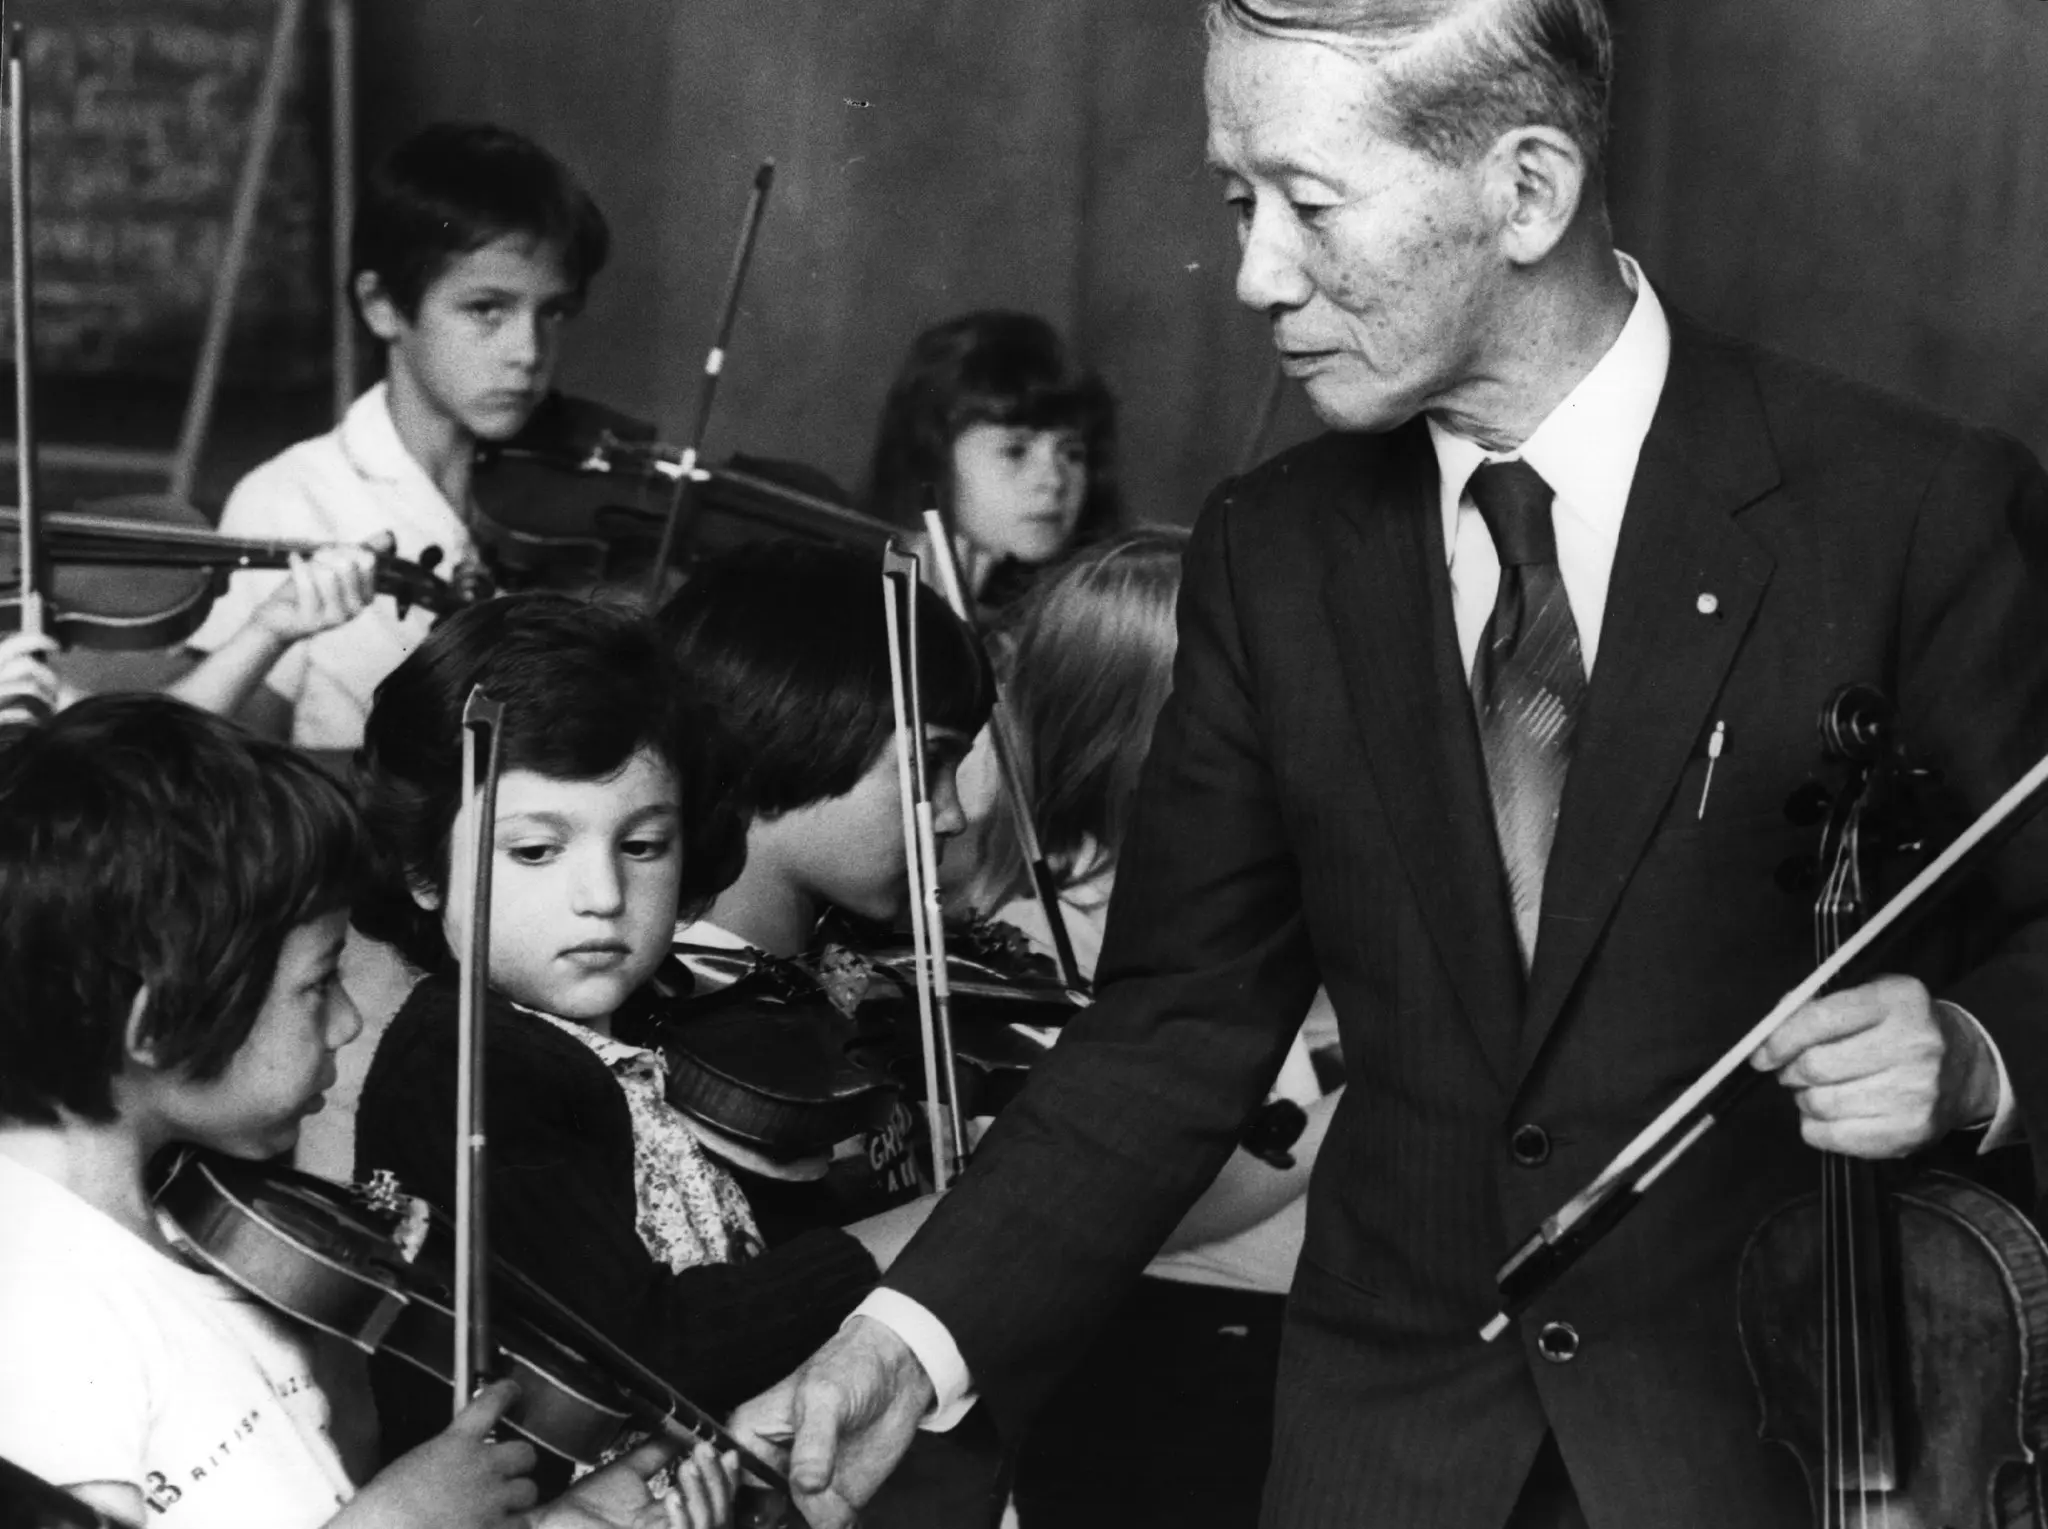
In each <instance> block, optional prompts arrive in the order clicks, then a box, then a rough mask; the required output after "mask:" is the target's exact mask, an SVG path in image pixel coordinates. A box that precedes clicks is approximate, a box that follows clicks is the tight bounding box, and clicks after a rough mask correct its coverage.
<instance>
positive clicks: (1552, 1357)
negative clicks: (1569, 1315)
mask: <svg viewBox="0 0 2048 1529" xmlns="http://www.w3.org/2000/svg"><path fill="white" fill-rule="evenodd" d="M1536 1352H1537V1353H1539V1354H1541V1355H1542V1356H1543V1357H1544V1358H1545V1359H1548V1360H1549V1361H1550V1362H1551V1363H1552V1364H1570V1363H1571V1362H1572V1361H1573V1360H1574V1359H1576V1358H1577V1357H1578V1355H1579V1331H1578V1329H1577V1328H1575V1327H1573V1326H1572V1325H1571V1323H1569V1322H1545V1323H1544V1324H1543V1331H1541V1332H1540V1333H1538V1334H1537V1335H1536Z"/></svg>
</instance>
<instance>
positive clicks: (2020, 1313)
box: [1737, 686, 2048, 1529]
mask: <svg viewBox="0 0 2048 1529" xmlns="http://www.w3.org/2000/svg"><path fill="white" fill-rule="evenodd" d="M1821 736H1822V741H1823V751H1824V754H1825V757H1826V759H1827V761H1828V762H1829V764H1830V765H1832V766H1833V767H1834V768H1835V769H1836V770H1837V771H1838V772H1839V774H1840V775H1841V777H1842V780H1841V784H1840V785H1839V787H1838V788H1837V789H1836V790H1835V791H1834V792H1833V793H1832V794H1831V796H1830V797H1829V798H1828V801H1827V807H1828V811H1827V817H1826V826H1825V830H1824V832H1823V835H1822V840H1821V843H1822V851H1821V856H1820V867H1821V871H1822V875H1821V877H1820V889H1819V895H1818V897H1817V898H1816V900H1815V904H1814V934H1815V946H1816V957H1817V958H1818V959H1821V960H1825V959H1826V958H1827V957H1828V956H1830V955H1832V954H1834V952H1835V951H1836V950H1838V949H1839V948H1840V946H1841V944H1842V942H1843V940H1844V939H1845V938H1846V937H1847V936H1848V935H1849V934H1850V933H1851V932H1852V931H1853V930H1854V929H1856V928H1857V927H1858V926H1859V925H1860V924H1862V923H1863V922H1864V920H1865V919H1866V918H1867V916H1868V914H1869V912H1870V910H1871V906H1872V901H1871V896H1870V887H1871V886H1872V885H1873V884H1874V881H1875V877H1876V874H1877V868H1876V865H1875V861H1876V859H1877V856H1878V854H1879V853H1880V852H1881V851H1883V850H1886V849H1889V848H1892V847H1893V846H1894V845H1895V844H1897V843H1898V841H1899V839H1900V834H1901V829H1900V828H1899V827H1897V826H1896V825H1894V824H1893V823H1892V822H1891V821H1890V820H1891V819H1894V818H1897V817H1898V816H1900V809H1901V808H1902V807H1904V808H1905V809H1906V811H1907V812H1908V814H1910V811H1911V804H1910V801H1909V790H1908V788H1909V786H1910V784H1911V781H1912V779H1913V772H1912V771H1911V770H1910V769H1909V768H1908V767H1907V765H1906V764H1905V762H1904V761H1903V759H1902V757H1901V755H1900V752H1899V750H1898V747H1897V744H1896V741H1895V739H1894V736H1893V728H1892V717H1891V709H1890V707H1889V705H1888V704H1887V703H1886V702H1885V699H1884V697H1883V696H1882V695H1880V694H1878V693H1877V692H1876V691H1874V690H1872V689H1870V687H1868V686H1851V687H1847V688H1845V689H1844V690H1842V691H1841V692H1839V693H1837V694H1836V695H1835V696H1833V697H1832V698H1830V700H1829V702H1828V704H1827V706H1826V708H1824V710H1823V712H1822V715H1821ZM1800 805H1801V806H1804V805H1805V804H1803V803H1802V804H1800ZM1904 832H1905V833H1906V834H1908V835H1910V834H1911V832H1912V830H1911V829H1910V828H1908V829H1905V830H1904ZM1820 1156H1821V1183H1820V1188H1819V1189H1818V1190H1817V1191H1816V1192H1814V1193H1812V1194H1809V1195H1806V1196H1803V1197H1801V1198H1800V1199H1797V1200H1794V1201H1793V1202H1791V1203H1790V1204H1788V1205H1785V1206H1782V1207H1780V1208H1779V1209H1778V1210H1776V1211H1774V1212H1772V1213H1771V1215H1769V1216H1768V1217H1766V1218H1765V1220H1764V1221H1763V1223H1762V1224H1761V1225H1760V1226H1758V1228H1757V1229H1756V1231H1755V1233H1754V1234H1753V1235H1752V1236H1751V1238H1750V1240H1749V1244H1748V1246H1747V1247H1746V1248H1745V1249H1744V1250H1743V1255H1742V1263H1741V1271H1740V1275H1739V1279H1738V1286H1737V1309H1738V1315H1739V1321H1740V1329H1741V1334H1742V1346H1743V1352H1744V1355H1745V1356H1746V1358H1747V1359H1748V1361H1749V1367H1750V1373H1751V1375H1752V1377H1753V1378H1754V1380H1755V1382H1756V1388H1757V1395H1758V1401H1759V1403H1760V1406H1761V1408H1762V1412H1763V1424H1762V1429H1761V1431H1762V1434H1763V1437H1765V1438H1766V1439H1770V1440H1773V1441H1775V1442H1776V1443H1779V1444H1781V1445H1783V1446H1784V1447H1785V1448H1787V1449H1789V1450H1790V1451H1791V1452H1792V1453H1793V1455H1794V1456H1796V1457H1797V1459H1798V1460H1799V1463H1800V1465H1801V1467H1802V1468H1803V1469H1804V1471H1805V1474H1806V1480H1807V1485H1808V1488H1809V1490H1810V1492H1811V1494H1812V1498H1813V1507H1814V1521H1815V1522H1816V1523H1817V1524H1819V1525H1822V1526H1832V1525H1837V1524H1840V1525H1851V1524H1853V1525H1857V1526H1864V1525H1871V1524H1887V1525H1898V1526H1900V1529H1917V1526H1946V1525H1963V1524H1970V1525H1982V1526H1985V1529H1992V1526H1997V1529H2041V1526H2043V1525H2048V1514H2044V1506H2048V1503H2044V1497H2043V1483H2042V1480H2041V1477H2040V1474H2039V1472H2038V1470H2037V1467H2036V1465H2035V1462H2036V1460H2037V1459H2038V1456H2039V1451H2040V1450H2041V1449H2042V1448H2043V1447H2044V1446H2048V1393H2044V1392H2043V1389H2042V1387H2041V1384H2040V1381H2039V1379H2038V1377H2039V1376H2040V1375H2041V1373H2042V1370H2041V1366H2042V1364H2043V1362H2044V1361H2048V1243H2044V1242H2043V1240H2042V1238H2041V1236H2040V1234H2039V1233H2038V1232H2037V1231H2036V1230H2035V1229H2034V1227H2033V1226H2032V1225H2031V1224H2030V1223H2029V1222H2028V1220H2027V1219H2026V1217H2025V1216H2023V1215H2022V1214H2021V1213H2020V1212H2019V1211H2018V1210H2016V1209H2015V1208H2014V1207H2013V1206H2011V1205H2010V1204H2008V1203H2007V1202H2006V1201H2004V1200H2003V1199H2001V1198H1999V1197H1998V1196H1997V1195H1995V1194H1993V1193H1991V1192H1990V1191H1989V1190H1988V1189H1985V1188H1983V1187H1981V1186H1979V1185H1977V1184H1973V1183H1971V1182H1969V1181H1968V1180H1966V1179H1962V1178H1959V1177H1956V1176H1954V1175H1951V1174H1947V1173H1941V1172H1937V1171H1933V1170H1931V1169H1926V1168H1917V1169H1916V1168H1915V1167H1913V1166H1912V1165H1909V1164H1896V1163H1878V1162H1872V1161H1868V1160H1866V1159H1861V1158H1851V1157H1844V1156H1840V1155H1838V1154H1835V1153H1822V1154H1820Z"/></svg>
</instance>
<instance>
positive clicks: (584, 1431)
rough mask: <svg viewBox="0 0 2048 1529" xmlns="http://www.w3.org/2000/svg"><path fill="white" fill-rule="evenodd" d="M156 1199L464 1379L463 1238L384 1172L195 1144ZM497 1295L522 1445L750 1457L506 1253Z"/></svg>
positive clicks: (750, 1461)
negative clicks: (254, 1159) (343, 1177)
mask: <svg viewBox="0 0 2048 1529" xmlns="http://www.w3.org/2000/svg"><path fill="white" fill-rule="evenodd" d="M156 1205H157V1207H158V1209H160V1210H162V1211H163V1212H164V1213H165V1215H166V1216H168V1217H169V1219H170V1221H171V1223H172V1225H173V1227H174V1228H175V1232H176V1241H177V1243H178V1245H179V1246H180V1248H181V1249H182V1250H183V1251H185V1252H186V1253H187V1254H188V1255H189V1256H191V1257H193V1258H195V1259H197V1260H198V1261H199V1262H200V1263H202V1264H204V1265H205V1266H207V1267H209V1268H211V1269H213V1270H214V1271H215V1272H216V1273H218V1274H220V1275H222V1276H223V1277H225V1278H227V1279H228V1280H230V1281H232V1282H233V1283H234V1284H236V1285H237V1286H239V1287H241V1288H242V1289H244V1290H246V1291H248V1292H249V1294H250V1295H252V1296H254V1297H255V1298H257V1299H258V1300H261V1301H263V1302H264V1303H265V1304H266V1305H269V1306H272V1307H275V1308H276V1309H277V1310H279V1311H281V1312H283V1313H285V1314H286V1315H287V1316H291V1317H294V1318H296V1319H297V1320H299V1321H301V1322H304V1323H306V1324H307V1325H309V1326H311V1327H315V1328H317V1329H319V1330H320V1331H322V1332H324V1333H328V1334H331V1335H333V1336H334V1337H337V1338H340V1339H343V1340H344V1341H346V1342H349V1343H351V1344H354V1345H355V1346H356V1347H357V1348H360V1349H362V1350H363V1351H364V1352H366V1353H385V1354H390V1355H392V1356H394V1357H396V1358H398V1359H401V1360H403V1361H405V1362H406V1363H408V1364H410V1365H413V1366H415V1367H416V1368H418V1369H421V1370H423V1371H425V1372H426V1373H427V1374H429V1375H432V1376H434V1377H435V1378H436V1379H439V1380H442V1381H444V1382H451V1383H452V1381H453V1380H454V1378H455V1374H456V1349H457V1346H458V1342H457V1339H458V1334H459V1333H460V1332H461V1330H462V1324H461V1323H460V1322H458V1320H457V1318H456V1313H455V1288H456V1284H457V1269H458V1267H459V1266H460V1263H461V1259H460V1257H459V1254H458V1249H457V1239H456V1236H455V1230H454V1227H453V1226H452V1224H451V1223H450V1221H449V1219H448V1218H447V1217H446V1216H444V1215H443V1214H441V1212H439V1211H438V1210H436V1209H435V1208H434V1207H432V1206H430V1205H429V1204H428V1203H427V1202H426V1201H424V1200H420V1199H417V1198H413V1197H410V1196H407V1195H405V1194H403V1193H402V1192H401V1191H400V1190H399V1188H398V1186H397V1185H396V1184H395V1183H392V1182H391V1181H390V1180H389V1178H388V1177H387V1176H380V1179H379V1180H378V1181H375V1182H373V1183H372V1184H370V1185H368V1186H365V1187H363V1188H354V1187H351V1186H345V1185H339V1184H332V1183H329V1182H328V1181H327V1180H325V1179H320V1178H315V1177H314V1176H312V1175H311V1174H305V1173H300V1172H298V1171H296V1170H294V1169H291V1168H286V1167H283V1166H281V1165H278V1164H268V1163H250V1162H244V1161H242V1160H240V1159H237V1158H231V1157H226V1156H223V1155H221V1154H217V1153H212V1152H206V1151H202V1150H199V1149H197V1148H185V1149H182V1150H181V1151H180V1152H179V1154H178V1155H177V1157H176V1158H175V1159H174V1160H173V1162H172V1165H171V1168H170V1172H169V1174H168V1175H167V1177H166V1178H165V1179H164V1181H163V1182H162V1184H161V1185H160V1186H159V1187H158V1189H157V1191H156ZM490 1292H491V1296H492V1299H493V1308H494V1311H493V1317H492V1332H493V1338H492V1347H491V1350H490V1352H489V1353H488V1354H486V1355H483V1356H480V1358H481V1360H482V1362H483V1366H484V1367H485V1368H496V1369H498V1370H500V1371H501V1372H502V1373H505V1374H508V1375H510V1376H512V1377H514V1378H515V1379H517V1380H518V1382H519V1395H518V1397H517V1399H516V1400H515V1401H514V1403H513V1404H512V1406H511V1407H510V1408H509V1409H508V1410H507V1411H506V1413H505V1415H504V1418H503V1422H504V1423H505V1424H506V1426H509V1427H510V1428H512V1429H513V1430H514V1431H515V1432H517V1433H518V1434H519V1435H520V1436H521V1437H523V1438H525V1439H527V1440H529V1441H530V1442H531V1443H533V1444H535V1445H536V1446H538V1447H540V1448H542V1449H546V1450H548V1451H549V1452H550V1453H553V1454H556V1455H559V1456H561V1457H563V1458H565V1459H568V1460H571V1461H574V1462H576V1463H577V1464H580V1465H596V1464H598V1463H599V1462H600V1461H601V1460H602V1459H603V1458H604V1456H605V1455H606V1453H607V1452H609V1451H610V1450H611V1449H612V1448H613V1447H614V1446H615V1445H617V1444H618V1443H619V1442H620V1441H621V1440H622V1438H623V1437H624V1436H625V1435H626V1434H627V1433H628V1432H629V1431H638V1432H643V1433H652V1434H659V1435H661V1436H663V1437H665V1438H668V1439H672V1440H674V1441H675V1442H677V1443H678V1444H682V1445H684V1446H685V1447H687V1446H689V1445H691V1444H694V1443H696V1442H697V1441H698V1440H706V1441H709V1442H710V1443H711V1444H713V1445H714V1446H715V1447H716V1448H718V1449H720V1450H727V1449H735V1448H739V1446H738V1445H737V1444H736V1443H735V1442H734V1441H733V1440H732V1439H731V1438H730V1436H729V1435H727V1434H726V1433H725V1431H724V1430H723V1429H722V1428H721V1427H720V1426H719V1424H718V1422H717V1420H716V1419H715V1418H713V1417H711V1416H710V1414H708V1413H706V1412H704V1411H703V1410H702V1409H700V1408H698V1407H697V1406H696V1405H695V1404H694V1403H692V1402H691V1401H689V1399H688V1398H686V1397H685V1396H683V1395H682V1393H681V1392H679V1391H677V1390H675V1388H673V1387H672V1386H669V1385H668V1384H667V1383H666V1382H664V1381H663V1380H661V1378H660V1377H659V1376H657V1375H655V1374H654V1373H653V1372H652V1371H650V1370H648V1369H647V1368H646V1367H645V1366H643V1365H640V1364H639V1363H637V1362H636V1361H634V1360H633V1359H632V1358H631V1357H630V1356H628V1355H627V1354H625V1353H624V1352H623V1351H622V1350H620V1349H619V1348H618V1347H617V1345H615V1344H613V1343H612V1342H611V1341H610V1340H608V1339H607V1338H605V1337H604V1335H603V1334H601V1333H600V1332H598V1331H597V1330H596V1329H595V1328H593V1327H592V1326H591V1325H590V1324H589V1323H588V1322H586V1321H584V1320H583V1319H582V1318H581V1317H579V1316H577V1315H576V1313H575V1312H573V1311H572V1310H570V1309H569V1308H568V1307H566V1306H564V1305H563V1304H562V1303H561V1302H559V1301H557V1300H555V1299H554V1298H553V1297H552V1296H550V1295H548V1294H547V1293H546V1292H545V1291H543V1290H542V1289H541V1288H540V1287H539V1286H537V1285H535V1284H534V1283H533V1282H532V1281H530V1280H528V1279H527V1278H526V1277H525V1276H524V1275H522V1274H520V1273H519V1271H518V1270H517V1269H515V1268H513V1267H512V1266H511V1265H510V1264H508V1263H506V1262H504V1261H503V1260H502V1259H498V1260H493V1261H492V1263H491V1265H490ZM740 1458H741V1460H742V1462H743V1463H744V1464H745V1466H746V1468H747V1469H748V1470H749V1471H751V1472H753V1473H754V1474H755V1476H756V1477H757V1478H758V1479H759V1480H761V1481H763V1482H767V1483H769V1484H771V1485H772V1486H774V1487H776V1488H777V1489H780V1490H783V1491H784V1495H785V1496H786V1495H787V1494H786V1483H784V1482H783V1481H782V1479H781V1478H780V1477H779V1476H778V1475H776V1473H775V1472H774V1471H773V1469H772V1468H770V1467H768V1466H767V1465H765V1464H763V1463H762V1462H761V1461H759V1460H757V1459H755V1458H754V1457H753V1456H752V1455H750V1454H748V1453H747V1452H746V1451H744V1450H742V1451H741V1455H740ZM760 1522H761V1523H763V1524H765V1523H769V1522H773V1520H762V1521H760Z"/></svg>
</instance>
